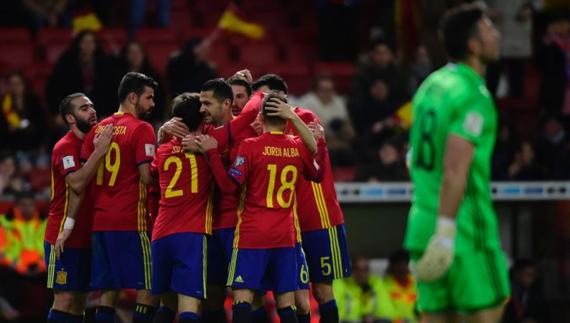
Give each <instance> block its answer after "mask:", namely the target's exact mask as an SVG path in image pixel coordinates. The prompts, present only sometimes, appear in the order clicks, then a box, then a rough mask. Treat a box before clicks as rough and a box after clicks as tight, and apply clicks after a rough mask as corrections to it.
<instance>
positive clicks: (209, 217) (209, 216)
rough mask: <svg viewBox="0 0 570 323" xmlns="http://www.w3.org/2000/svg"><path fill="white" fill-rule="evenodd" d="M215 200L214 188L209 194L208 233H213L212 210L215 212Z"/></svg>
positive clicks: (207, 207) (207, 205)
mask: <svg viewBox="0 0 570 323" xmlns="http://www.w3.org/2000/svg"><path fill="white" fill-rule="evenodd" d="M213 198H214V190H213V186H211V188H210V193H209V194H208V201H207V202H206V221H205V222H206V228H205V229H206V233H207V234H211V233H212V218H213V215H212V210H213Z"/></svg>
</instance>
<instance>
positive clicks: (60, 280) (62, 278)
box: [55, 269, 67, 285]
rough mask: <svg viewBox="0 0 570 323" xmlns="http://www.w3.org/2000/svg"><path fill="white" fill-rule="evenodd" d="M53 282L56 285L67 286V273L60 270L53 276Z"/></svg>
mask: <svg viewBox="0 0 570 323" xmlns="http://www.w3.org/2000/svg"><path fill="white" fill-rule="evenodd" d="M55 282H56V283H57V284H58V285H65V284H67V272H66V271H64V270H63V269H61V270H60V271H58V272H57V274H56V276H55Z"/></svg>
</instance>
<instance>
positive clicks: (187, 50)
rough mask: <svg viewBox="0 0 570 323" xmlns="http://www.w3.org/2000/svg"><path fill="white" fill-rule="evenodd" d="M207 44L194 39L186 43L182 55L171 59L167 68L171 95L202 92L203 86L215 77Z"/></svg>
mask: <svg viewBox="0 0 570 323" xmlns="http://www.w3.org/2000/svg"><path fill="white" fill-rule="evenodd" d="M208 50H209V45H208V44H207V43H204V42H201V41H200V40H199V39H197V38H194V39H191V40H189V41H188V42H186V44H184V47H183V48H182V51H181V52H180V54H178V55H176V56H174V57H172V58H170V61H169V62H168V66H167V68H166V69H167V75H168V83H169V85H170V94H172V95H173V96H176V95H178V94H180V93H184V92H200V89H201V88H202V85H203V84H204V83H205V82H206V81H208V80H210V79H213V78H215V77H217V73H216V71H215V70H214V69H213V68H212V67H211V66H210V64H209V63H208V62H207V61H206V55H207V53H208Z"/></svg>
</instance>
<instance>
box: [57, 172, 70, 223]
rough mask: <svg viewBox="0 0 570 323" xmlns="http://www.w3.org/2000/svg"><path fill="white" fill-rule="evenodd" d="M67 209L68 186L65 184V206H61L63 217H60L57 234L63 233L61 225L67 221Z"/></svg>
mask: <svg viewBox="0 0 570 323" xmlns="http://www.w3.org/2000/svg"><path fill="white" fill-rule="evenodd" d="M68 208H69V185H68V184H67V183H66V184H65V204H64V205H63V216H62V217H61V222H60V223H59V232H61V231H63V224H64V223H65V220H66V219H67V211H68Z"/></svg>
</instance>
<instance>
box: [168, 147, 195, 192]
mask: <svg viewBox="0 0 570 323" xmlns="http://www.w3.org/2000/svg"><path fill="white" fill-rule="evenodd" d="M186 158H188V161H189V162H190V175H191V180H190V193H197V192H198V163H197V162H196V156H194V154H186ZM172 164H174V166H175V167H176V170H175V171H174V175H173V176H172V178H171V179H170V183H168V186H167V187H166V191H165V192H164V197H165V198H167V199H169V198H173V197H178V196H182V195H184V191H183V190H182V189H174V186H176V183H177V182H178V179H179V178H180V174H181V173H182V160H181V159H180V158H179V157H177V156H170V157H168V158H167V159H166V161H165V162H164V165H163V169H164V171H165V172H166V171H168V170H169V169H170V165H172Z"/></svg>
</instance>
